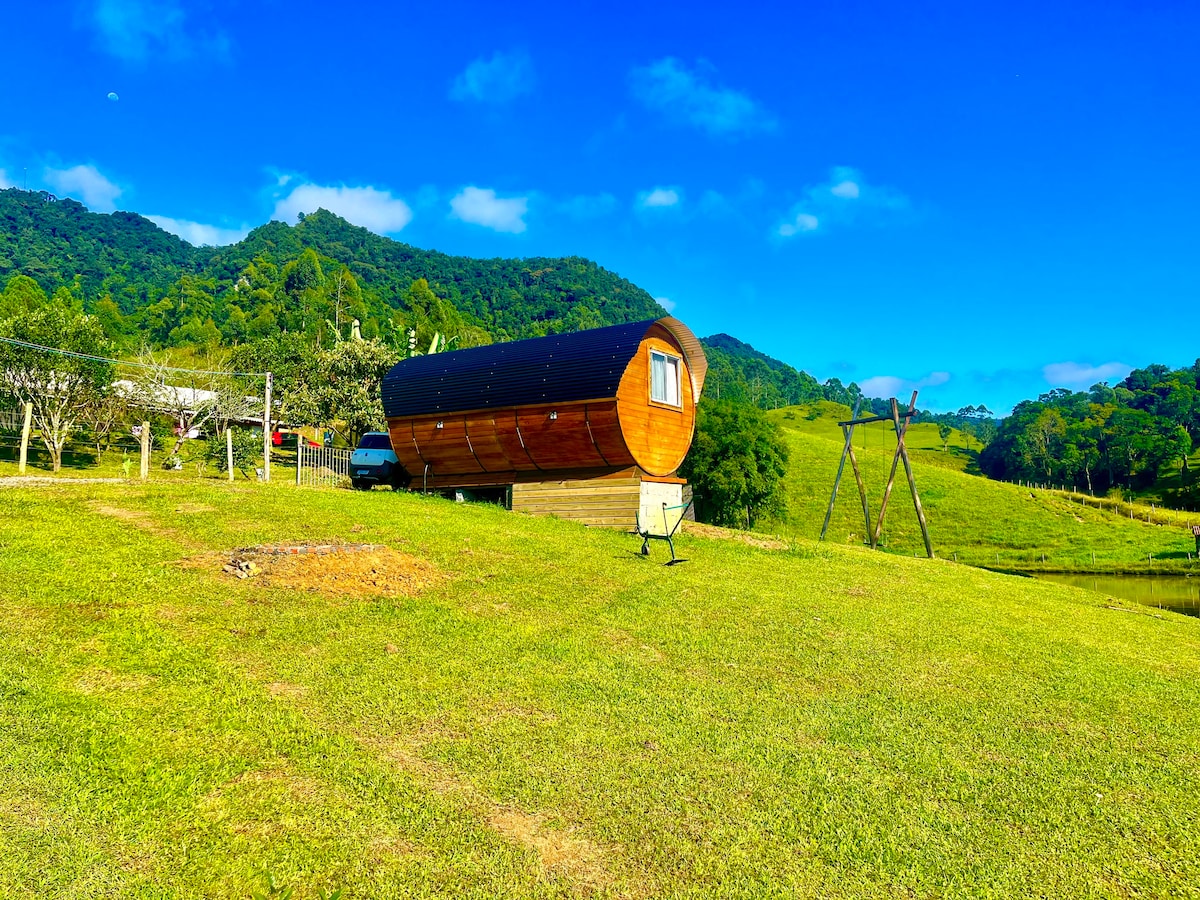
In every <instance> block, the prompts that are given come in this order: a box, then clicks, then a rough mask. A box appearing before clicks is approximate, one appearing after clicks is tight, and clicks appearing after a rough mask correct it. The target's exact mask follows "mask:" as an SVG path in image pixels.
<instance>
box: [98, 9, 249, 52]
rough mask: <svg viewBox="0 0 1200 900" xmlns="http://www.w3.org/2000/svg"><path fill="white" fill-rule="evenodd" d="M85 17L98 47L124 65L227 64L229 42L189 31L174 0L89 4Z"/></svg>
mask: <svg viewBox="0 0 1200 900" xmlns="http://www.w3.org/2000/svg"><path fill="white" fill-rule="evenodd" d="M89 5H90V7H91V8H90V11H89V13H88V15H87V20H88V24H89V25H90V26H91V27H92V28H93V29H95V32H96V37H97V39H98V40H99V43H100V46H101V48H102V49H103V50H105V51H106V52H107V53H109V54H111V55H113V56H115V57H117V58H118V59H123V60H125V61H127V62H141V61H144V60H147V59H154V60H156V61H157V60H162V59H168V60H182V59H190V58H193V57H202V58H204V59H205V60H211V59H218V60H221V61H227V60H228V57H229V39H228V38H227V37H226V36H225V35H224V34H223V33H221V32H219V31H218V32H213V33H201V32H198V31H196V30H195V29H193V28H190V27H189V25H188V22H187V13H186V12H185V11H184V9H183V5H182V4H181V3H179V2H178V0H92V2H91V3H90V4H89Z"/></svg>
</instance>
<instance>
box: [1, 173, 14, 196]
mask: <svg viewBox="0 0 1200 900" xmlns="http://www.w3.org/2000/svg"><path fill="white" fill-rule="evenodd" d="M10 187H16V185H15V184H13V183H12V182H11V181H9V180H8V173H7V172H5V171H4V170H3V169H0V191H3V190H5V189H6V188H10Z"/></svg>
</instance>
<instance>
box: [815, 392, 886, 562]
mask: <svg viewBox="0 0 1200 900" xmlns="http://www.w3.org/2000/svg"><path fill="white" fill-rule="evenodd" d="M860 403H862V397H858V398H857V399H855V401H854V412H853V413H851V414H850V418H851V419H857V418H858V406H859V404H860ZM843 430H845V429H843ZM853 434H854V426H853V425H851V426H850V429H849V430H848V431H846V444H845V446H843V447H842V458H841V460H839V462H838V470H837V478H835V479H834V480H833V494H831V495H830V497H829V509H827V510H825V521H824V522H823V523H822V524H821V536H820V537H819V538H817V540H819V541H823V540H825V532H827V531H828V530H829V520H830V518H832V517H833V505H834V504H835V503H836V502H837V495H838V487H839V486H840V485H841V483H842V472H843V471H844V470H845V468H846V456H847V455H848V454H849V453H850V440H851V437H852V436H853ZM871 546H874V544H872V545H871Z"/></svg>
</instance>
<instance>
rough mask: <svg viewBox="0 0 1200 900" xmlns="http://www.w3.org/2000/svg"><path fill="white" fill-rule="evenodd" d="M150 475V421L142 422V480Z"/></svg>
mask: <svg viewBox="0 0 1200 900" xmlns="http://www.w3.org/2000/svg"><path fill="white" fill-rule="evenodd" d="M149 477H150V423H149V422H143V423H142V481H146V480H147V479H148V478H149Z"/></svg>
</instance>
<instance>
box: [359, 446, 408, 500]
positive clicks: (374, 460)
mask: <svg viewBox="0 0 1200 900" xmlns="http://www.w3.org/2000/svg"><path fill="white" fill-rule="evenodd" d="M409 480H410V479H409V476H408V472H406V471H405V470H404V467H403V466H402V465H400V460H398V459H397V458H396V454H395V453H393V452H392V439H391V437H390V436H389V435H388V433H387V432H386V431H368V432H367V433H366V434H364V435H363V436H362V438H361V439H360V440H359V442H358V448H357V449H356V450H355V451H354V452H353V453H352V454H351V455H350V484H351V486H353V487H354V489H355V490H360V491H365V490H370V489H371V488H372V487H374V486H375V485H377V484H388V485H391V486H392V487H393V488H396V489H397V490H398V489H400V488H403V487H407V486H408V482H409Z"/></svg>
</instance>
